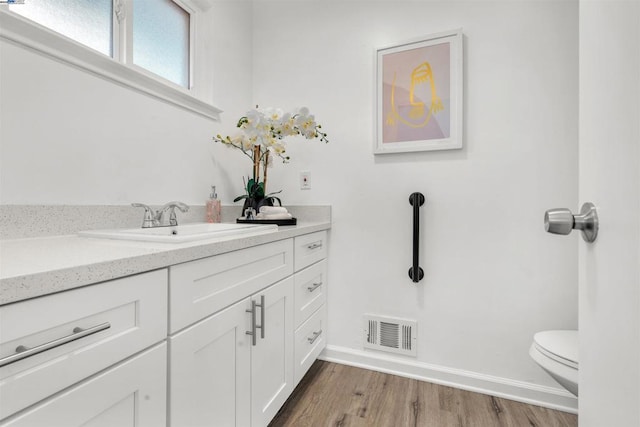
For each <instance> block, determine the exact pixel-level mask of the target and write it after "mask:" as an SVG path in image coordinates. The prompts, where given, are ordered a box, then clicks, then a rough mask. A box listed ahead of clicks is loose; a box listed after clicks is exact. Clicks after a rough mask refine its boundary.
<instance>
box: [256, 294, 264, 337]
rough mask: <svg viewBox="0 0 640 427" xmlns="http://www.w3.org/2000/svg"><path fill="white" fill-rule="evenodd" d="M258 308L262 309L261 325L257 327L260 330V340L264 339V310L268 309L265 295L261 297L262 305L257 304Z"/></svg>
mask: <svg viewBox="0 0 640 427" xmlns="http://www.w3.org/2000/svg"><path fill="white" fill-rule="evenodd" d="M256 307H260V325H257V326H256V328H258V329H260V338H262V339H264V309H265V307H266V305H265V304H264V295H260V304H256Z"/></svg>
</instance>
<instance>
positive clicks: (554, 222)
mask: <svg viewBox="0 0 640 427" xmlns="http://www.w3.org/2000/svg"><path fill="white" fill-rule="evenodd" d="M598 225H599V224H598V213H597V212H596V207H595V205H594V204H593V203H585V204H584V205H582V209H580V214H579V215H573V214H572V213H571V211H570V210H569V209H565V208H560V209H549V210H548V211H546V212H545V214H544V229H545V231H547V232H549V233H552V234H569V233H571V230H581V231H582V238H583V239H584V240H585V241H586V242H589V243H591V242H593V241H595V240H596V237H598Z"/></svg>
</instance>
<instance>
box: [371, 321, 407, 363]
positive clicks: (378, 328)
mask: <svg viewBox="0 0 640 427" xmlns="http://www.w3.org/2000/svg"><path fill="white" fill-rule="evenodd" d="M417 338H418V337H417V322H416V321H415V320H407V319H396V318H392V317H385V316H376V315H372V314H365V315H364V348H369V349H374V350H380V351H389V352H391V353H398V354H404V355H407V356H416V345H417Z"/></svg>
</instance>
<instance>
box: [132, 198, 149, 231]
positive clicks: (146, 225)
mask: <svg viewBox="0 0 640 427" xmlns="http://www.w3.org/2000/svg"><path fill="white" fill-rule="evenodd" d="M131 206H133V207H134V208H144V219H143V220H142V228H151V227H153V226H154V214H153V209H151V208H150V207H149V206H147V205H145V204H144V203H131Z"/></svg>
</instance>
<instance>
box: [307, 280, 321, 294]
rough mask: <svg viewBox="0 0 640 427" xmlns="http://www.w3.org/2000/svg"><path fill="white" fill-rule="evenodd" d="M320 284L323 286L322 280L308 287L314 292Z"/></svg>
mask: <svg viewBox="0 0 640 427" xmlns="http://www.w3.org/2000/svg"><path fill="white" fill-rule="evenodd" d="M320 286H322V282H317V283H314V284H313V286H307V289H308V290H309V292H313V291H315V290H316V289H318V288H319V287H320Z"/></svg>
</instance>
